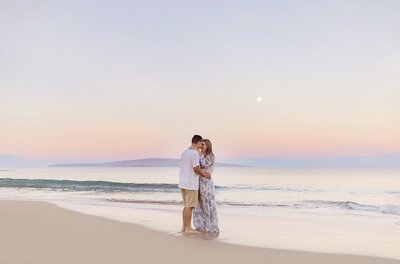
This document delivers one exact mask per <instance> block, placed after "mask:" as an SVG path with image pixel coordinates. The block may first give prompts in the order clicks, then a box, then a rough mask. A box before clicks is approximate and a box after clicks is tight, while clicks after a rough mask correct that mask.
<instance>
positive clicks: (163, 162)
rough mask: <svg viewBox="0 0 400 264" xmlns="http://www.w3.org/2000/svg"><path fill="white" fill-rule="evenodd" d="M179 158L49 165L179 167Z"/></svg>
mask: <svg viewBox="0 0 400 264" xmlns="http://www.w3.org/2000/svg"><path fill="white" fill-rule="evenodd" d="M179 161H180V160H179V159H165V158H148V159H136V160H123V161H113V162H101V163H70V164H52V165H49V167H179ZM216 167H248V166H244V165H238V164H230V163H219V162H217V163H216Z"/></svg>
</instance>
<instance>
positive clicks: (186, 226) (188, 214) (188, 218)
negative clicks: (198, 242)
mask: <svg viewBox="0 0 400 264" xmlns="http://www.w3.org/2000/svg"><path fill="white" fill-rule="evenodd" d="M192 211H193V208H192V207H185V208H183V211H182V218H183V227H182V232H185V233H188V232H189V233H193V232H196V233H197V231H196V230H194V229H193V228H192V227H191V223H192Z"/></svg>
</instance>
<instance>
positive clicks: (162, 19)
mask: <svg viewBox="0 0 400 264" xmlns="http://www.w3.org/2000/svg"><path fill="white" fill-rule="evenodd" d="M399 14H400V1H397V0H393V1H385V0H382V1H367V0H360V1H348V0H346V1H345V0H342V1H341V0H339V1H336V0H335V1H319V0H315V1H307V0H305V1H281V0H280V1H232V0H229V1H149V0H146V1H97V0H96V1H86V0H85V1H41V0H37V1H8V0H0V124H1V127H0V154H9V155H18V156H25V157H31V158H71V159H80V158H81V159H98V160H107V159H115V160H117V159H126V158H142V157H154V156H156V157H178V156H179V155H180V152H181V151H182V150H183V149H184V148H185V147H187V146H188V145H189V143H190V139H191V137H192V135H193V134H195V133H197V134H200V135H202V136H203V137H206V138H210V139H211V140H212V142H213V144H214V150H215V152H216V153H217V155H218V156H219V157H221V158H225V159H229V158H249V157H276V156H316V157H326V156H336V157H351V156H379V155H391V154H396V153H397V154H398V153H400V15H399ZM258 97H262V101H261V102H258V101H257V98H258Z"/></svg>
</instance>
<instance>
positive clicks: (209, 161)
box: [193, 155, 219, 233]
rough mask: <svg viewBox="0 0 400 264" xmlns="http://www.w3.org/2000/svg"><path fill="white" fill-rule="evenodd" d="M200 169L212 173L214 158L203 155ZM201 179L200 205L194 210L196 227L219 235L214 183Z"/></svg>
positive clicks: (210, 180)
mask: <svg viewBox="0 0 400 264" xmlns="http://www.w3.org/2000/svg"><path fill="white" fill-rule="evenodd" d="M200 167H201V169H202V170H203V171H205V172H209V173H212V172H213V171H214V158H213V157H211V156H210V155H207V156H203V155H202V156H201V157H200ZM199 178H200V179H199V181H200V183H199V204H198V206H197V207H196V208H194V210H193V223H194V226H195V228H196V230H198V231H202V232H211V233H219V229H218V217H217V207H216V201H215V187H214V182H213V180H212V179H206V178H204V177H199Z"/></svg>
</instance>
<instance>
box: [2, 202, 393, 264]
mask: <svg viewBox="0 0 400 264" xmlns="http://www.w3.org/2000/svg"><path fill="white" fill-rule="evenodd" d="M0 211H1V212H2V217H1V218H0V232H1V234H2V236H1V238H0V248H1V249H2V250H1V251H2V252H1V254H0V263H16V262H18V263H21V262H26V263H40V264H46V263H49V264H50V263H51V264H54V263H110V262H113V263H132V262H135V261H145V262H146V263H158V262H165V263H187V262H188V261H189V262H190V263H204V262H209V263H217V262H222V263H227V262H229V263H233V264H234V263H244V262H248V263H288V264H289V263H293V262H294V261H295V262H296V263H307V264H313V263H315V264H317V263H318V264H319V263H332V264H333V263H342V264H346V263H348V264H358V263H359V264H361V263H363V264H374V263H380V264H386V263H387V264H392V263H393V264H394V263H398V264H399V263H400V260H396V259H385V258H377V257H368V256H357V255H344V254H327V253H312V252H302V251H292V250H281V249H267V248H257V247H248V246H241V245H234V244H228V243H223V242H220V241H214V240H204V239H201V238H199V237H187V236H182V235H179V236H173V235H168V234H166V233H163V232H161V231H154V230H150V229H147V228H145V227H143V226H140V225H136V224H131V223H123V222H118V221H114V220H110V219H106V218H102V217H97V216H91V215H86V214H81V213H78V212H74V211H71V210H68V209H64V208H61V207H59V206H57V205H54V204H51V203H48V202H37V201H4V200H2V201H0ZM288 239H290V238H288ZM201 252H203V254H200V253H201Z"/></svg>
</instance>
